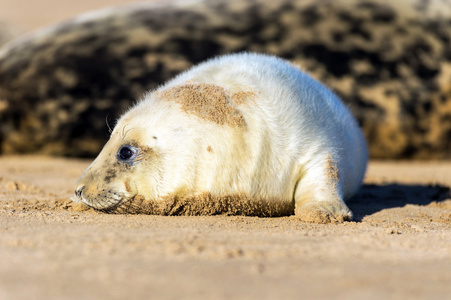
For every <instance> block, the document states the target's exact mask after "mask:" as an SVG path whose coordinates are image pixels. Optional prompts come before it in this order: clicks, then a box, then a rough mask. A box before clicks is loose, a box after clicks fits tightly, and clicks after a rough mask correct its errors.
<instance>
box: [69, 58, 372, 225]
mask: <svg viewBox="0 0 451 300" xmlns="http://www.w3.org/2000/svg"><path fill="white" fill-rule="evenodd" d="M366 163H367V148H366V144H365V140H364V138H363V135H362V134H361V132H360V129H359V127H358V125H357V123H356V121H355V120H354V118H353V117H352V115H351V113H350V112H349V111H348V110H347V109H346V107H345V106H344V105H343V104H342V103H341V102H340V100H339V99H338V98H337V97H336V96H335V95H334V94H333V93H332V92H331V91H330V90H328V89H327V88H326V87H325V86H324V85H322V84H320V83H319V82H317V81H316V80H314V79H312V78H311V77H309V76H308V75H306V74H305V73H303V72H302V71H300V70H299V69H297V68H296V67H294V66H292V65H291V64H289V63H288V62H286V61H284V60H282V59H279V58H276V57H271V56H265V55H258V54H249V53H241V54H235V55H228V56H223V57H219V58H216V59H213V60H209V61H207V62H205V63H202V64H200V65H198V66H196V67H194V68H192V69H191V70H189V71H187V72H185V73H182V74H180V75H179V76H177V77H176V78H175V79H173V80H171V81H169V82H168V83H167V84H165V85H163V86H162V87H160V88H158V89H157V90H155V91H153V92H150V93H148V94H147V95H146V96H145V97H144V99H143V100H142V101H141V102H139V103H138V104H136V105H135V106H134V107H133V108H131V109H130V110H129V111H128V112H127V113H126V114H125V115H123V116H122V117H121V118H120V120H119V121H118V123H117V125H116V126H115V128H114V130H113V131H112V134H111V137H110V139H109V141H108V142H107V143H106V145H105V146H104V148H103V150H102V151H101V152H100V154H99V155H98V157H97V158H96V159H95V160H94V162H93V163H92V164H91V166H90V167H89V168H88V169H87V170H86V171H85V172H84V173H83V175H82V176H81V178H80V179H79V181H78V183H77V186H76V190H75V194H76V196H77V198H78V200H79V201H81V202H82V203H84V204H86V205H88V206H90V207H93V208H96V209H100V210H105V211H108V212H127V213H130V212H138V213H153V214H155V213H156V214H164V215H171V214H188V215H192V214H194V215H197V214H218V213H225V214H244V215H259V216H278V215H289V214H292V213H293V212H295V214H296V216H298V217H300V218H301V219H303V220H306V221H312V222H332V221H343V220H350V219H351V217H352V213H351V211H350V210H349V209H348V208H347V206H346V205H345V203H344V200H345V199H348V198H349V197H350V196H352V195H353V194H354V193H355V192H356V191H357V189H358V188H359V186H360V184H361V181H362V178H363V175H364V172H365V168H366Z"/></svg>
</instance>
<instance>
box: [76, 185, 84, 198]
mask: <svg viewBox="0 0 451 300" xmlns="http://www.w3.org/2000/svg"><path fill="white" fill-rule="evenodd" d="M84 189H85V186H84V185H80V186H79V187H77V188H76V189H75V196H77V198H81V194H82V193H83V190H84Z"/></svg>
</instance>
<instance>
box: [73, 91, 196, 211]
mask: <svg viewBox="0 0 451 300" xmlns="http://www.w3.org/2000/svg"><path fill="white" fill-rule="evenodd" d="M146 98H147V99H146V100H144V101H142V102H141V103H139V104H138V105H136V106H135V107H133V108H132V109H131V110H130V111H128V112H127V113H126V114H125V115H123V117H121V118H120V120H119V121H118V123H117V125H116V126H115V128H114V129H113V131H112V133H111V136H110V139H109V141H108V142H107V143H106V144H105V146H104V148H103V149H102V151H101V152H100V154H99V155H98V156H97V158H96V159H95V160H94V161H93V163H92V164H91V165H90V166H89V167H88V169H86V171H85V172H84V173H83V174H82V176H81V177H80V179H79V180H78V182H77V185H76V188H75V195H76V198H77V199H76V200H77V201H79V202H82V203H83V204H85V205H87V206H89V207H92V208H95V209H99V210H104V211H107V212H115V211H117V210H119V212H120V210H122V211H125V212H133V211H134V209H133V207H130V205H135V206H136V210H137V212H138V207H139V206H140V205H138V204H137V203H136V201H132V200H138V202H139V201H141V202H142V200H143V199H146V200H155V199H156V198H158V197H159V195H161V194H164V193H165V191H169V190H170V191H177V190H180V189H185V190H186V189H190V187H189V186H188V185H189V182H191V180H190V179H191V177H190V176H191V173H194V172H195V170H193V167H192V166H190V161H192V156H193V155H196V152H195V151H196V149H193V147H195V145H196V143H195V142H193V139H195V132H196V130H195V128H193V127H195V124H191V126H189V125H190V124H189V122H190V120H189V118H187V117H186V115H184V114H183V113H181V111H179V110H177V109H174V107H172V106H171V103H169V102H167V101H161V99H159V97H157V96H156V95H154V94H150V95H148V96H147V97H146ZM181 174H183V176H182V175H181ZM141 204H142V203H141ZM127 205H128V206H127ZM124 206H127V207H124Z"/></svg>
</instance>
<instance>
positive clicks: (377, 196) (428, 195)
mask: <svg viewBox="0 0 451 300" xmlns="http://www.w3.org/2000/svg"><path fill="white" fill-rule="evenodd" d="M450 191H451V190H450V188H449V187H447V186H444V185H406V184H387V185H375V184H365V185H363V186H362V187H361V188H360V190H359V192H358V193H357V195H355V196H354V197H353V198H351V199H350V200H349V201H348V202H347V203H346V204H347V205H348V207H349V208H350V209H351V210H352V212H353V213H354V218H353V219H354V221H357V222H359V221H362V219H363V218H364V217H365V216H367V215H371V214H373V213H376V212H378V211H381V210H383V209H386V208H393V207H403V206H405V205H406V204H414V205H427V204H430V203H431V202H433V201H436V202H440V201H444V200H446V199H449V198H450Z"/></svg>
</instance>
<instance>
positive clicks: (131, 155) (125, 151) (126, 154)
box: [116, 145, 138, 161]
mask: <svg viewBox="0 0 451 300" xmlns="http://www.w3.org/2000/svg"><path fill="white" fill-rule="evenodd" d="M137 154H138V149H137V148H136V147H133V146H130V145H124V146H122V147H120V148H119V150H118V151H117V155H116V156H117V159H118V160H120V161H130V160H133V159H135V158H136V156H137Z"/></svg>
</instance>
